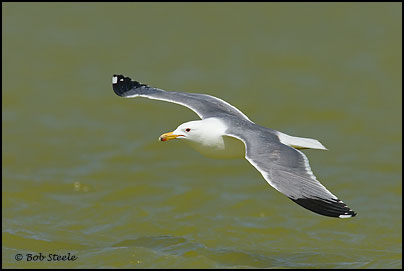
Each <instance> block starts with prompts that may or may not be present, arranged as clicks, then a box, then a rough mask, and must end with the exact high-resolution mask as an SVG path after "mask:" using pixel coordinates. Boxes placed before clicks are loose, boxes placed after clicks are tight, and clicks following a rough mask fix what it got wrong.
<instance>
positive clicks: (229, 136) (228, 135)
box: [112, 75, 356, 218]
mask: <svg viewBox="0 0 404 271" xmlns="http://www.w3.org/2000/svg"><path fill="white" fill-rule="evenodd" d="M112 86H113V89H114V92H115V93H116V94H117V95H119V96H121V97H125V98H135V97H145V98H149V99H154V100H162V101H167V102H171V103H176V104H180V105H183V106H185V107H188V108H190V109H191V110H193V111H194V112H195V113H196V114H197V115H198V116H199V117H200V118H201V120H195V121H190V122H186V123H183V124H181V125H180V126H178V128H177V129H175V130H174V131H173V132H170V133H165V134H162V135H161V136H160V137H159V140H161V141H167V140H172V139H182V140H185V141H187V142H189V143H191V145H192V146H193V147H195V148H196V149H197V150H198V151H200V152H201V153H202V154H205V155H207V156H211V157H235V156H241V155H242V156H244V157H245V158H246V159H247V160H248V162H250V163H251V164H252V165H253V166H254V167H255V168H256V169H257V170H258V171H259V172H260V173H261V174H262V176H263V177H264V179H265V180H266V181H267V182H268V183H269V184H270V185H271V186H272V187H274V188H275V189H276V190H278V191H279V192H281V193H282V194H285V195H286V196H287V197H289V198H290V199H291V200H293V201H294V202H296V203H297V204H299V205H301V206H303V207H304V208H306V209H308V210H310V211H312V212H315V213H318V214H321V215H324V216H330V217H339V218H349V217H353V216H355V215H356V213H355V212H354V211H352V210H351V209H350V208H349V207H348V206H347V205H346V204H345V203H344V202H342V201H341V200H339V199H338V198H337V196H335V195H334V194H332V193H331V192H330V191H328V190H327V189H326V188H325V187H324V186H323V185H322V184H321V183H320V182H319V181H318V180H317V178H316V177H315V176H314V174H313V172H312V171H311V168H310V165H309V160H308V159H307V157H306V155H304V154H303V152H301V151H300V149H320V150H327V149H326V148H325V147H324V146H323V145H322V144H321V143H320V142H319V141H318V140H315V139H311V138H302V137H294V136H290V135H286V134H284V133H281V132H279V131H276V130H273V129H269V128H266V127H263V126H260V125H257V124H255V123H254V122H252V121H251V120H250V119H249V118H248V117H247V116H246V115H244V114H243V113H242V112H241V111H240V110H238V109H237V108H236V107H234V106H232V105H231V104H229V103H227V102H225V101H223V100H221V99H219V98H216V97H213V96H210V95H206V94H197V93H186V92H174V91H165V90H162V89H158V88H154V87H150V86H148V85H146V84H141V83H139V82H137V81H133V80H132V79H131V78H129V77H125V76H123V75H114V76H113V77H112Z"/></svg>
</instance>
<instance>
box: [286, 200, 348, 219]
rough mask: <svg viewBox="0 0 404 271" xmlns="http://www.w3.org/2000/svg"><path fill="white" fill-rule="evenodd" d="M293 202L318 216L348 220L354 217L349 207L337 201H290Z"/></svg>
mask: <svg viewBox="0 0 404 271" xmlns="http://www.w3.org/2000/svg"><path fill="white" fill-rule="evenodd" d="M290 199H291V200H293V201H294V202H296V203H297V204H299V205H300V206H302V207H304V208H306V209H308V210H310V211H312V212H315V213H317V214H320V215H324V216H330V217H339V218H350V217H354V216H356V213H355V212H354V211H352V210H351V209H349V207H348V206H347V205H346V204H345V203H343V202H342V201H340V200H338V199H332V200H328V199H320V198H300V199H292V198H290Z"/></svg>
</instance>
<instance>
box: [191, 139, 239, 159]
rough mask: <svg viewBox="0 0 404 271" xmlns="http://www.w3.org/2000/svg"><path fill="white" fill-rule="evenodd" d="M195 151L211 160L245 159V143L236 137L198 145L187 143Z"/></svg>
mask: <svg viewBox="0 0 404 271" xmlns="http://www.w3.org/2000/svg"><path fill="white" fill-rule="evenodd" d="M187 143H189V144H190V145H191V146H192V147H193V148H194V149H196V150H197V151H198V152H200V153H201V154H203V155H205V156H208V157H211V158H244V156H245V146H244V143H243V142H242V141H240V140H238V139H236V138H234V137H229V136H223V137H221V138H220V140H219V141H215V142H209V143H206V144H198V143H195V142H193V141H187Z"/></svg>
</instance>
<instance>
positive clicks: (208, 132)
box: [159, 118, 225, 143]
mask: <svg viewBox="0 0 404 271" xmlns="http://www.w3.org/2000/svg"><path fill="white" fill-rule="evenodd" d="M224 130H225V128H224V126H223V124H222V122H221V121H219V120H217V119H213V118H211V119H203V120H194V121H189V122H185V123H183V124H181V125H180V126H178V127H177V129H175V130H174V131H172V132H169V133H165V134H162V135H161V136H160V137H159V141H167V140H171V139H186V140H190V141H194V142H199V143H201V142H204V141H206V140H207V139H209V138H212V137H218V136H221V135H223V133H224Z"/></svg>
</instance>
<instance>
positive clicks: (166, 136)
mask: <svg viewBox="0 0 404 271" xmlns="http://www.w3.org/2000/svg"><path fill="white" fill-rule="evenodd" d="M179 136H181V135H173V132H169V133H165V134H162V135H161V136H160V137H159V141H167V140H171V139H176V138H177V137H179Z"/></svg>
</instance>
